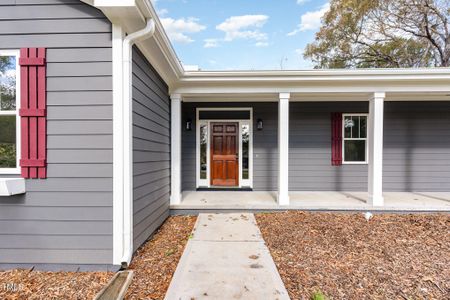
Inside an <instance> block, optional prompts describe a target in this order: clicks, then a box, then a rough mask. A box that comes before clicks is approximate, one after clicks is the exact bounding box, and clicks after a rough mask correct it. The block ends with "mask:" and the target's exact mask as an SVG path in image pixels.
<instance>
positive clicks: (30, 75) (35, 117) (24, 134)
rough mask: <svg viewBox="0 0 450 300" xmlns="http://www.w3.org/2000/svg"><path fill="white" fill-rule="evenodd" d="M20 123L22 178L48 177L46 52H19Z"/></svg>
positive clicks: (42, 50) (26, 50) (37, 49)
mask: <svg viewBox="0 0 450 300" xmlns="http://www.w3.org/2000/svg"><path fill="white" fill-rule="evenodd" d="M19 64H20V85H21V87H20V110H19V115H20V121H21V138H22V142H21V149H22V154H21V159H20V166H21V168H22V177H23V178H46V177H47V167H46V166H47V129H46V127H47V124H46V123H47V118H46V115H47V107H46V106H47V100H46V94H47V93H46V61H45V48H22V49H20V59H19Z"/></svg>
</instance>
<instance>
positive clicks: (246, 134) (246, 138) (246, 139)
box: [242, 125, 250, 179]
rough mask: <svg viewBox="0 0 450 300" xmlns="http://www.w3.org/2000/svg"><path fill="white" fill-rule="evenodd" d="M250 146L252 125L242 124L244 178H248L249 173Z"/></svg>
mask: <svg viewBox="0 0 450 300" xmlns="http://www.w3.org/2000/svg"><path fill="white" fill-rule="evenodd" d="M249 147H250V126H249V125H242V179H248V178H249V177H248V176H249V175H248V172H249Z"/></svg>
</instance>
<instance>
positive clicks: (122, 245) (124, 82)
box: [112, 20, 155, 267]
mask: <svg viewBox="0 0 450 300" xmlns="http://www.w3.org/2000/svg"><path fill="white" fill-rule="evenodd" d="M112 29H113V38H112V46H113V47H112V51H113V129H114V134H113V145H114V149H113V264H114V265H122V266H123V267H127V266H128V265H129V264H130V262H131V258H132V256H133V132H132V129H133V115H132V113H133V112H132V101H133V99H132V47H133V44H134V43H136V42H138V41H142V40H144V39H148V38H150V37H151V36H152V35H153V33H154V30H155V24H154V22H153V20H147V23H146V26H145V27H144V28H143V29H141V30H139V31H136V32H133V33H129V34H128V35H127V36H126V37H125V30H124V29H123V27H122V26H120V25H118V24H115V23H113V27H112Z"/></svg>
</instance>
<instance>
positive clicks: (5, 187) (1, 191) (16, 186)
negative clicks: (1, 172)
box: [0, 178, 25, 196]
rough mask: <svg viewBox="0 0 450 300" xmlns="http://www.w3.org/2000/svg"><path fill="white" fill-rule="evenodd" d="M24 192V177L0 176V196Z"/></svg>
mask: <svg viewBox="0 0 450 300" xmlns="http://www.w3.org/2000/svg"><path fill="white" fill-rule="evenodd" d="M24 193H25V179H24V178H0V196H12V195H18V194H24Z"/></svg>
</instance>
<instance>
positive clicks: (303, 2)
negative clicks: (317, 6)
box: [297, 0, 311, 5]
mask: <svg viewBox="0 0 450 300" xmlns="http://www.w3.org/2000/svg"><path fill="white" fill-rule="evenodd" d="M309 1H311V0H297V4H298V5H302V4H305V3H306V2H309Z"/></svg>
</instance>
